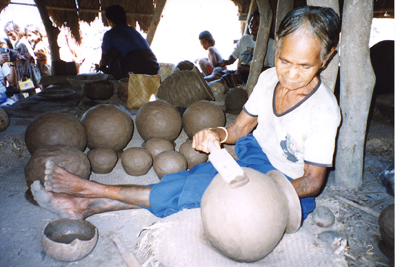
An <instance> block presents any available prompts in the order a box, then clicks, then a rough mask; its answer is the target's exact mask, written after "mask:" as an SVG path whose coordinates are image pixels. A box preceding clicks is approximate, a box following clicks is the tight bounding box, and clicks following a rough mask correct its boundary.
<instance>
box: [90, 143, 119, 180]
mask: <svg viewBox="0 0 400 267" xmlns="http://www.w3.org/2000/svg"><path fill="white" fill-rule="evenodd" d="M87 156H88V158H89V161H90V165H91V166H92V171H93V172H95V173H101V174H105V173H110V172H112V170H113V169H114V167H115V164H117V161H118V156H117V153H115V151H114V150H112V149H109V148H95V149H92V150H90V151H89V152H88V154H87Z"/></svg>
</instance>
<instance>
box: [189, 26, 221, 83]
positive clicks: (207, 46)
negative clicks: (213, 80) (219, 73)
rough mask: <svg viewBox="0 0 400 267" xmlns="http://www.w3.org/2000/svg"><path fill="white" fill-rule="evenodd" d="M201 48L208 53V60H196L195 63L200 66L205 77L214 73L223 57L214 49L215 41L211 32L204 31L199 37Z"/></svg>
mask: <svg viewBox="0 0 400 267" xmlns="http://www.w3.org/2000/svg"><path fill="white" fill-rule="evenodd" d="M199 40H200V44H201V46H202V47H203V48H204V50H207V51H208V58H200V59H196V60H195V62H194V63H196V64H198V65H199V67H200V69H201V71H202V72H203V73H204V75H205V76H208V75H210V74H212V73H213V70H214V68H215V67H216V66H218V64H219V62H221V61H222V56H221V54H220V53H219V52H218V50H217V49H216V48H215V47H214V45H215V40H214V38H213V36H212V35H211V33H210V32H209V31H203V32H201V33H200V35H199Z"/></svg>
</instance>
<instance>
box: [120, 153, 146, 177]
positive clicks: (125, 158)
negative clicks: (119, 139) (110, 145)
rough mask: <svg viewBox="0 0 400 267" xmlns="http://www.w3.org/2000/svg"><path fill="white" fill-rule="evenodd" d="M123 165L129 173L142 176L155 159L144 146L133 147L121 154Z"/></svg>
mask: <svg viewBox="0 0 400 267" xmlns="http://www.w3.org/2000/svg"><path fill="white" fill-rule="evenodd" d="M121 163H122V167H123V168H124V170H125V171H126V173H127V174H129V175H133V176H140V175H144V174H146V173H147V172H148V171H149V170H150V168H151V166H152V164H153V159H152V157H151V154H150V152H149V151H147V150H146V149H144V148H142V147H131V148H128V149H126V150H124V152H122V154H121Z"/></svg>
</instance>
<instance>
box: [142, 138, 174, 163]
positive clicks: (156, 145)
mask: <svg viewBox="0 0 400 267" xmlns="http://www.w3.org/2000/svg"><path fill="white" fill-rule="evenodd" d="M144 148H145V149H146V150H147V151H149V152H150V154H151V157H152V158H153V160H154V159H155V158H156V156H157V155H158V154H160V153H161V152H164V151H167V150H175V148H174V145H173V144H172V143H171V142H170V141H168V140H166V139H164V138H161V137H155V138H151V139H150V140H148V141H147V142H146V143H145V144H144Z"/></svg>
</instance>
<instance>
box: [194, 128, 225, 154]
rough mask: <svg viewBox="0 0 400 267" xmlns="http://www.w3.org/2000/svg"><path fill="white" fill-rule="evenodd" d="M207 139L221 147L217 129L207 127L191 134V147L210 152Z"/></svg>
mask: <svg viewBox="0 0 400 267" xmlns="http://www.w3.org/2000/svg"><path fill="white" fill-rule="evenodd" d="M208 141H211V142H213V143H214V144H215V145H216V146H217V147H221V139H220V136H219V132H218V130H217V129H214V128H208V129H204V130H201V131H199V132H197V133H196V134H195V135H194V136H193V141H192V148H194V149H196V150H198V151H203V152H205V153H210V150H209V149H208Z"/></svg>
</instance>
